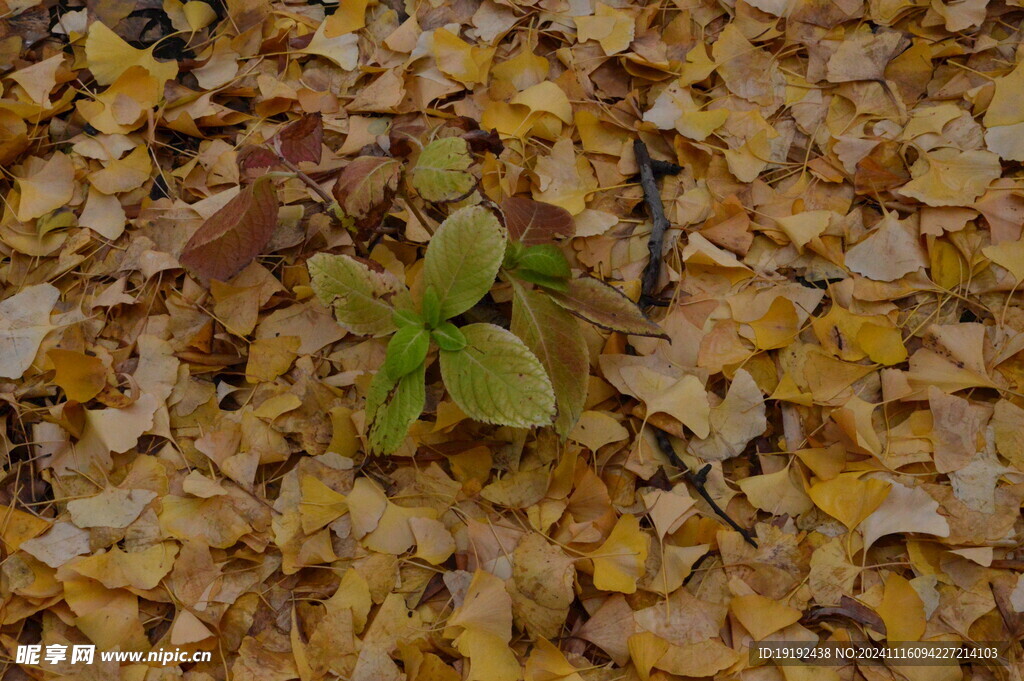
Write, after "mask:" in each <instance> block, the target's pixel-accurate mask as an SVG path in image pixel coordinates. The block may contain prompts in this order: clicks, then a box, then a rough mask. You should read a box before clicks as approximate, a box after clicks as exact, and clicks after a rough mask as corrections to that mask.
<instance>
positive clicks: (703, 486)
mask: <svg viewBox="0 0 1024 681" xmlns="http://www.w3.org/2000/svg"><path fill="white" fill-rule="evenodd" d="M633 152H634V153H635V154H636V163H637V165H638V166H639V167H640V184H641V186H643V189H644V201H645V202H646V203H647V211H648V213H650V215H651V221H652V222H653V223H654V227H653V229H652V230H651V239H650V241H649V242H648V243H647V250H648V252H649V253H650V256H651V259H650V260H649V261H648V263H647V267H645V268H644V274H643V288H642V290H641V293H642V296H641V300H645V301H648V304H651V303H652V302H653V301H655V300H657V298H655V296H654V289H655V287H656V286H657V285H658V278H659V277H660V276H661V251H662V250H663V248H664V245H665V232H666V231H667V230H668V228H669V224H668V218H666V217H665V207H664V206H663V205H662V203H661V192H660V191H658V181H657V178H658V176H660V175H666V174H670V175H674V174H676V173H678V172H679V171H680V170H682V168H680V167H679V166H677V165H675V164H674V163H664V162H655V161H652V160H651V154H650V152H648V151H647V145H646V144H644V143H643V140H634V141H633ZM651 428H653V429H654V436H655V438H656V439H657V440H658V447H659V448H660V449H661V451H662V453H663V454H665V456H667V457H668V458H669V460H670V461H671V462H672V464H673V465H674V466H676V467H677V468H678V469H679V470H681V471H682V472H683V477H684V478H685V479H686V481H687V482H689V483H690V484H691V485H693V487H694V489H696V490H697V494H699V495H700V496H701V498H702V499H704V501H706V502H707V503H708V506H710V507H711V510H713V511H714V512H715V513H716V514H718V516H719V517H720V518H722V520H724V521H725V522H726V523H728V524H729V527H731V528H732V529H734V530H736V531H737V532H739V533H740V534H741V535H742V536H743V539H744V540H745V541H746V542H747V543H748V544H750V545H751V546H753V547H754V548H757V542H756V541H754V538H753V537H752V536H750V532H749V531H748V530H747V529H746V528H743V527H741V526H740V524H739V523H737V522H736V521H735V520H733V519H732V518H730V517H729V515H728V514H727V513H726V512H725V511H723V510H722V508H721V507H720V506H719V505H718V504H717V503H716V502H715V500H714V499H712V498H711V495H710V494H708V490H707V482H708V471H710V470H711V464H707V465H706V466H704V467H703V468H701V469H700V470H699V471H697V472H696V473H694V472H693V471H691V470H690V469H689V468H688V467H687V466H686V464H685V463H683V461H682V459H680V458H679V456H678V455H677V454H676V452H675V450H674V449H673V448H672V442H670V441H669V439H668V433H666V432H665V431H663V430H662V429H660V428H657V427H654V426H651Z"/></svg>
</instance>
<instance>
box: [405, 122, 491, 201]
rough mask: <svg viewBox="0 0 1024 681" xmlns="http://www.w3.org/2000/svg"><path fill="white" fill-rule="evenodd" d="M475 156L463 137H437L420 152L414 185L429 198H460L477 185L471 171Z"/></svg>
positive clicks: (424, 196) (414, 168)
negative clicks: (470, 153) (471, 153)
mask: <svg viewBox="0 0 1024 681" xmlns="http://www.w3.org/2000/svg"><path fill="white" fill-rule="evenodd" d="M472 162H473V157H472V156H470V155H469V145H467V144H466V140H464V139H462V138H461V137H443V138H441V139H439V140H434V141H433V142H431V143H430V144H428V145H427V146H426V147H424V148H423V151H421V152H420V156H419V158H418V159H417V160H416V165H415V166H414V167H413V169H412V186H413V187H414V188H415V189H416V191H417V192H418V193H419V195H420V196H422V197H423V198H424V199H426V200H427V201H434V202H444V201H458V200H459V199H461V198H464V197H466V196H467V195H469V193H470V192H472V191H473V188H474V187H476V178H475V177H473V174H472V173H470V172H469V166H470V164H472Z"/></svg>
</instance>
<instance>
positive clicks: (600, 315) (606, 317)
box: [551, 277, 668, 340]
mask: <svg viewBox="0 0 1024 681" xmlns="http://www.w3.org/2000/svg"><path fill="white" fill-rule="evenodd" d="M551 298H552V300H554V301H555V302H556V303H558V304H559V305H561V306H562V307H564V308H565V309H566V310H568V311H569V312H572V313H573V314H574V315H576V316H577V317H580V318H581V319H585V320H587V321H588V322H590V323H591V324H596V325H597V326H600V327H601V328H603V329H610V330H612V331H620V332H622V333H626V334H630V335H632V336H651V337H654V338H664V339H666V340H668V335H666V334H665V332H664V331H663V330H662V329H661V328H660V327H659V326H658V325H657V324H655V323H654V322H652V321H651V320H650V319H648V318H647V317H646V316H645V315H644V313H643V312H641V311H640V308H639V307H637V305H636V303H634V302H633V301H632V300H630V299H629V298H627V297H626V295H625V294H624V293H622V291H620V290H618V289H617V288H615V287H614V286H611V285H609V284H606V283H604V282H603V281H601V280H600V279H595V278H593V277H582V278H580V279H571V280H570V281H569V290H567V291H565V292H564V293H563V292H560V291H554V292H552V293H551Z"/></svg>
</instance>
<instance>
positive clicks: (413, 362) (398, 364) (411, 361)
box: [384, 326, 430, 379]
mask: <svg viewBox="0 0 1024 681" xmlns="http://www.w3.org/2000/svg"><path fill="white" fill-rule="evenodd" d="M429 348H430V332H429V331H427V330H426V329H424V328H422V327H416V326H403V327H402V328H400V329H399V330H398V331H397V332H396V333H395V335H394V336H392V337H391V340H390V341H388V351H387V354H386V355H385V356H384V370H385V371H387V372H388V375H389V376H390V377H391V378H392V379H399V378H401V377H402V376H405V375H406V374H407V373H409V372H410V371H412V370H413V369H415V368H416V367H418V366H419V365H420V364H423V360H425V359H426V358H427V350H428V349H429Z"/></svg>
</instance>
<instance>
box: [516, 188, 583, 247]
mask: <svg viewBox="0 0 1024 681" xmlns="http://www.w3.org/2000/svg"><path fill="white" fill-rule="evenodd" d="M501 211H502V212H503V213H504V214H505V226H506V227H508V232H509V235H510V236H511V237H512V238H513V239H515V240H517V241H521V242H522V243H523V244H525V245H527V246H532V245H534V244H546V243H550V242H552V241H554V240H555V239H556V238H557V237H570V236H572V235H573V234H575V233H576V224H575V223H574V222H573V219H572V215H571V214H570V213H569V211H567V210H565V209H564V208H560V207H559V206H553V205H551V204H550V203H544V202H543V201H534V200H533V199H524V198H520V197H516V196H513V197H510V198H507V199H505V200H504V201H502V202H501Z"/></svg>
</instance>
